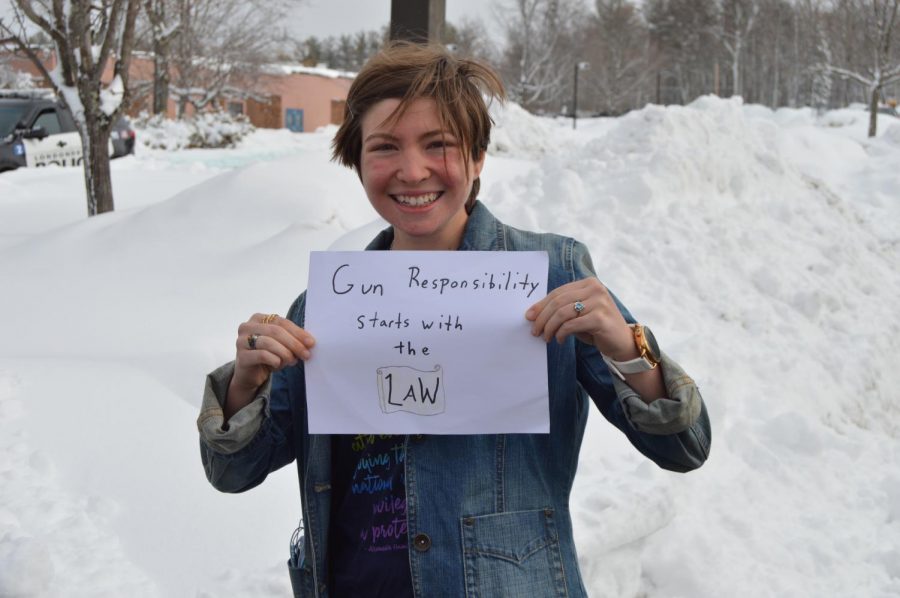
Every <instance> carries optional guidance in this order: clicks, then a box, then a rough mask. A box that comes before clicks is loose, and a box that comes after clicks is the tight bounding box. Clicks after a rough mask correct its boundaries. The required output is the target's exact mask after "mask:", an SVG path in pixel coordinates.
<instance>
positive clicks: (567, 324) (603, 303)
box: [525, 278, 637, 360]
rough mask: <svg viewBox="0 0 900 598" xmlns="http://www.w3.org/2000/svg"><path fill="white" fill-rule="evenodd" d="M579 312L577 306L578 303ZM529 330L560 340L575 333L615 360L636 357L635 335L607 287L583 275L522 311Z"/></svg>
mask: <svg viewBox="0 0 900 598" xmlns="http://www.w3.org/2000/svg"><path fill="white" fill-rule="evenodd" d="M578 304H580V306H581V307H582V309H581V310H580V311H579V310H577V309H576V307H579V305H578ZM525 318H526V319H528V320H529V321H531V322H532V326H531V333H532V334H533V335H534V336H543V337H544V340H545V341H546V342H548V343H549V342H550V339H551V338H553V337H556V342H558V343H562V342H563V341H564V340H565V338H566V337H567V336H569V335H570V334H574V335H575V338H577V339H578V340H580V341H581V342H583V343H587V344H591V345H594V346H595V347H597V350H599V351H600V352H601V353H603V354H604V355H606V356H607V357H611V358H612V359H616V360H625V359H632V358H634V357H636V356H637V348H636V347H635V344H634V336H633V334H632V332H631V329H630V328H629V327H628V324H627V323H626V322H625V318H624V317H622V313H621V312H620V311H619V308H618V307H617V306H616V302H615V301H613V298H612V296H611V295H610V294H609V291H607V290H606V287H605V286H603V283H601V282H600V281H599V280H597V279H596V278H584V279H582V280H576V281H575V282H570V283H568V284H564V285H562V286H561V287H557V288H555V289H553V291H551V292H550V293H549V294H548V295H547V296H546V297H544V298H543V299H541V300H540V301H538V302H537V303H535V304H534V305H532V306H531V307H530V308H528V311H526V312H525Z"/></svg>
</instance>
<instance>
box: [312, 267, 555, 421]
mask: <svg viewBox="0 0 900 598" xmlns="http://www.w3.org/2000/svg"><path fill="white" fill-rule="evenodd" d="M547 271H548V258H547V253H546V252H543V251H509V252H507V251H341V252H327V251H317V252H312V253H311V254H310V267H309V286H308V288H307V293H306V329H307V330H309V332H310V333H311V334H312V335H313V336H314V337H315V338H316V346H315V348H314V349H313V352H312V353H313V355H312V358H311V359H310V360H309V361H307V362H306V397H307V399H306V400H307V408H308V410H309V431H310V433H311V434H376V433H377V434H497V433H517V432H526V433H548V432H549V431H550V421H549V407H548V394H547V345H546V343H545V342H544V341H543V339H542V338H540V337H534V336H532V335H531V323H530V322H529V321H528V320H526V319H525V311H526V310H527V309H528V308H529V307H530V306H531V305H533V304H534V303H536V302H537V301H539V300H540V299H542V298H543V297H544V296H545V295H546V294H547Z"/></svg>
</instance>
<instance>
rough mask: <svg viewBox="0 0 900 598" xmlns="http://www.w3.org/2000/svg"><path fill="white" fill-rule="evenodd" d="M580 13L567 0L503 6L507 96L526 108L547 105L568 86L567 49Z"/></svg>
mask: <svg viewBox="0 0 900 598" xmlns="http://www.w3.org/2000/svg"><path fill="white" fill-rule="evenodd" d="M578 16H580V13H579V5H577V4H575V3H574V2H571V1H569V0H515V1H514V2H513V4H512V5H511V6H508V7H507V8H506V9H505V15H503V19H504V23H505V26H506V40H507V46H506V52H505V57H504V62H503V65H502V66H501V71H502V74H503V75H504V78H505V79H506V81H507V82H508V87H509V88H510V95H511V97H512V99H513V100H515V101H517V102H519V103H520V104H521V105H522V106H523V107H525V108H526V109H529V110H534V109H538V108H548V107H551V106H553V104H554V103H555V102H556V101H558V100H559V99H560V98H561V97H562V95H563V93H564V92H565V90H566V89H567V80H568V78H569V77H568V74H569V71H570V68H571V64H572V53H573V51H574V50H575V48H567V41H568V42H571V40H572V39H573V37H574V36H573V33H574V22H575V21H576V20H577V19H578Z"/></svg>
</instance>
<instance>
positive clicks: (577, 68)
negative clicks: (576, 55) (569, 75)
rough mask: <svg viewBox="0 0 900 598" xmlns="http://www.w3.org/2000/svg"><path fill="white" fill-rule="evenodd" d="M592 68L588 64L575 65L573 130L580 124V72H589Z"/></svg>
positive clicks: (578, 63) (577, 63)
mask: <svg viewBox="0 0 900 598" xmlns="http://www.w3.org/2000/svg"><path fill="white" fill-rule="evenodd" d="M589 66H591V65H590V63H587V62H576V63H575V85H574V86H573V88H572V128H573V129H574V128H576V125H577V123H578V71H584V70H587V68H588V67H589Z"/></svg>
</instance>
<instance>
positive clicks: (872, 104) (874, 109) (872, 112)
mask: <svg viewBox="0 0 900 598" xmlns="http://www.w3.org/2000/svg"><path fill="white" fill-rule="evenodd" d="M879 91H880V90H879V88H878V87H873V88H872V97H871V99H870V100H869V137H875V133H876V132H877V130H878V96H879V95H880V94H879Z"/></svg>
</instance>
